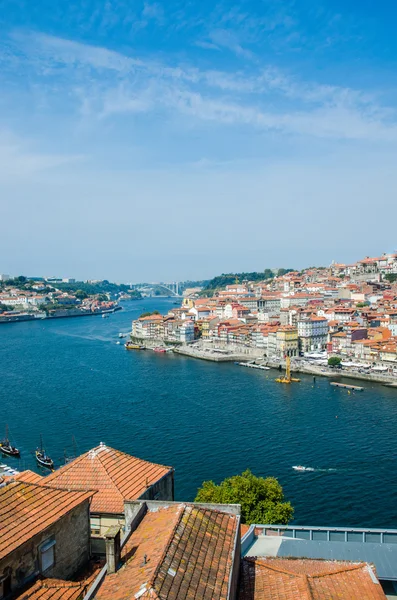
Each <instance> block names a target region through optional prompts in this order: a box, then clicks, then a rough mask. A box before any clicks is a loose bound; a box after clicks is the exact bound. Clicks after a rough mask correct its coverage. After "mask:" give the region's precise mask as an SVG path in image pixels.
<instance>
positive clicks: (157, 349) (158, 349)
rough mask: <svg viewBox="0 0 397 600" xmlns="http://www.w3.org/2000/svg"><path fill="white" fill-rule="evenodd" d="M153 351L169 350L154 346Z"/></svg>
mask: <svg viewBox="0 0 397 600" xmlns="http://www.w3.org/2000/svg"><path fill="white" fill-rule="evenodd" d="M153 352H167V350H166V348H161V347H160V346H158V347H157V348H153Z"/></svg>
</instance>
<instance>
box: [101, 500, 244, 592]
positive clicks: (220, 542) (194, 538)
mask: <svg viewBox="0 0 397 600" xmlns="http://www.w3.org/2000/svg"><path fill="white" fill-rule="evenodd" d="M237 528H238V518H237V517H236V516H234V515H230V514H226V513H221V512H219V511H216V510H207V509H204V508H199V507H196V506H193V505H185V504H177V505H173V506H171V507H168V508H164V509H159V510H158V511H156V512H149V513H147V514H146V515H145V517H144V519H143V521H142V522H141V524H140V525H139V527H138V528H137V529H136V530H135V531H134V532H133V534H132V535H131V537H130V539H129V540H128V542H127V544H126V546H125V548H124V550H123V554H124V560H125V564H124V566H123V567H122V568H121V569H120V570H119V571H118V572H117V573H115V574H113V575H109V576H107V577H106V579H105V581H104V583H103V585H102V587H101V588H100V590H99V592H98V594H97V596H96V598H97V600H130V599H131V598H134V597H135V595H136V594H138V593H139V592H141V593H142V595H140V596H139V597H140V598H141V599H142V600H146V599H147V598H157V599H158V600H178V599H185V600H189V599H191V600H193V599H199V598H200V600H226V598H227V595H228V585H229V578H230V573H231V568H232V553H233V549H234V543H235V539H236V535H237V534H238V529H237ZM145 556H146V563H145Z"/></svg>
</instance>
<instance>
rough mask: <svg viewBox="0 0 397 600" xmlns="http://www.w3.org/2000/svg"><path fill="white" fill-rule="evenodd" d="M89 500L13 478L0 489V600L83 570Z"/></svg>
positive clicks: (79, 494) (81, 493) (86, 555)
mask: <svg viewBox="0 0 397 600" xmlns="http://www.w3.org/2000/svg"><path fill="white" fill-rule="evenodd" d="M30 478H31V479H32V477H30ZM82 487H83V486H82ZM94 495H95V492H94V491H82V489H80V490H76V491H68V490H64V489H51V488H48V487H46V486H43V485H38V484H37V483H28V482H26V481H22V480H17V481H14V480H12V479H11V480H9V481H7V482H6V483H5V485H3V486H2V487H0V598H9V597H10V595H11V593H13V592H16V591H17V590H18V589H21V588H23V587H24V586H25V585H26V584H28V583H29V582H31V581H33V580H35V579H36V578H37V577H51V578H56V579H68V578H70V577H72V576H73V575H75V574H76V573H77V572H78V571H79V570H80V569H81V568H82V567H84V566H85V564H86V563H87V561H88V559H89V557H90V538H89V532H90V521H89V509H90V502H91V500H92V498H93V496H94ZM81 592H82V590H81V589H80V592H79V593H81ZM47 597H50V596H47ZM76 597H77V596H76Z"/></svg>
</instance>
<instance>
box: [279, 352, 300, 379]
mask: <svg viewBox="0 0 397 600" xmlns="http://www.w3.org/2000/svg"><path fill="white" fill-rule="evenodd" d="M276 381H277V383H292V382H293V381H300V379H296V378H294V377H291V359H290V357H289V356H287V357H286V359H285V375H284V377H282V378H278V379H276Z"/></svg>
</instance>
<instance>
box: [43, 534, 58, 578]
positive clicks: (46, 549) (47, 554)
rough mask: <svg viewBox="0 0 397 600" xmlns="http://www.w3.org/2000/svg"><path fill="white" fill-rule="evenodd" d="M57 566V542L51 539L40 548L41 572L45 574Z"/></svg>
mask: <svg viewBox="0 0 397 600" xmlns="http://www.w3.org/2000/svg"><path fill="white" fill-rule="evenodd" d="M54 564H55V540H54V538H50V539H49V540H47V541H46V542H44V544H41V546H40V571H41V572H42V573H44V572H45V571H47V570H48V569H50V568H51V567H53V566H54Z"/></svg>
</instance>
